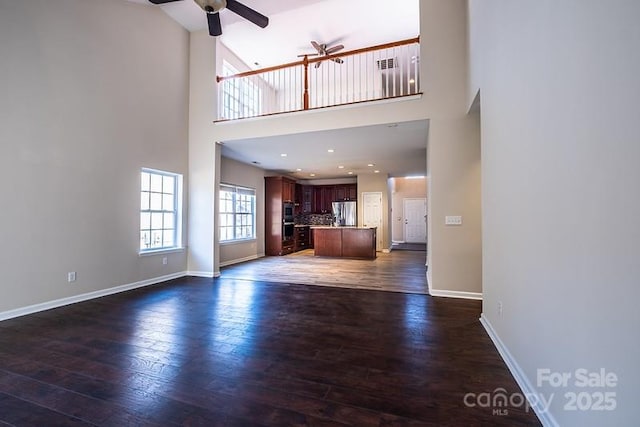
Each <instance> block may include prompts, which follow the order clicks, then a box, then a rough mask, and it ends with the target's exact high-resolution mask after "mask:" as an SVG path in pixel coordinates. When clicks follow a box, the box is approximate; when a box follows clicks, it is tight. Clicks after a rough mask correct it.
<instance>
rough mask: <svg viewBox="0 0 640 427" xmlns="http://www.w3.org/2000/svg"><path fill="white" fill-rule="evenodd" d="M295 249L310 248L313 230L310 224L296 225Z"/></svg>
mask: <svg viewBox="0 0 640 427" xmlns="http://www.w3.org/2000/svg"><path fill="white" fill-rule="evenodd" d="M294 237H295V238H294V250H295V251H302V250H304V249H309V247H310V244H309V242H310V238H311V232H310V229H309V226H308V225H305V226H296V227H295V232H294Z"/></svg>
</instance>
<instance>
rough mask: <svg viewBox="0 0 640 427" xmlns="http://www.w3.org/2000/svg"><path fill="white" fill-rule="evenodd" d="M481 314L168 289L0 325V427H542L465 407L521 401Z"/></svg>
mask: <svg viewBox="0 0 640 427" xmlns="http://www.w3.org/2000/svg"><path fill="white" fill-rule="evenodd" d="M479 315H480V303H479V302H478V301H467V300H455V299H442V298H433V297H430V296H427V295H417V294H413V295H411V294H402V293H390V292H381V291H369V290H358V289H341V288H332V287H321V286H306V285H290V284H284V283H269V282H260V281H246V280H236V279H224V278H220V279H215V280H211V279H200V278H185V279H180V280H174V281H171V282H167V283H165V284H162V285H157V286H153V287H148V288H143V289H138V290H135V291H131V292H126V293H121V294H117V295H113V296H109V297H104V298H100V299H96V300H92V301H88V302H84V303H79V304H75V305H71V306H67V307H62V308H59V309H55V310H50V311H47V312H42V313H37V314H33V315H29V316H24V317H21V318H16V319H11V320H7V321H4V322H0V425H5V424H7V425H15V426H53V425H104V426H128V425H203V426H215V425H224V426H234V425H237V426H250V425H278V426H280V425H299V426H303V425H309V426H331V425H356V426H443V425H446V426H474V425H487V426H488V425H509V426H514V425H539V423H538V421H537V419H536V417H535V415H534V414H533V413H532V412H526V411H525V410H524V408H512V407H509V408H506V409H507V412H508V414H507V415H494V414H493V412H492V409H493V408H483V407H479V406H475V407H468V406H466V405H465V403H464V397H465V395H466V394H467V393H483V392H485V393H486V392H489V393H491V392H493V391H494V390H495V389H496V388H500V387H501V388H504V389H505V390H506V392H507V393H517V392H519V389H518V387H517V386H516V384H515V382H514V380H513V379H512V377H511V375H510V374H509V372H508V370H507V368H506V367H505V365H504V363H503V362H502V360H501V359H500V357H499V355H498V353H497V352H496V350H495V349H494V347H493V345H492V344H491V342H490V339H489V338H488V336H487V335H486V333H485V332H484V331H483V329H482V327H481V325H480V323H479V321H478V317H479ZM468 402H475V401H474V400H473V399H468ZM503 410H504V408H503ZM503 413H504V412H503Z"/></svg>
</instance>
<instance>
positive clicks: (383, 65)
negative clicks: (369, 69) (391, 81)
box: [376, 58, 398, 70]
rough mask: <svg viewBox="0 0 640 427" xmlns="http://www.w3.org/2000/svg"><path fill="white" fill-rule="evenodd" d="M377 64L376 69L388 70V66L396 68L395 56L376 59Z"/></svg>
mask: <svg viewBox="0 0 640 427" xmlns="http://www.w3.org/2000/svg"><path fill="white" fill-rule="evenodd" d="M376 63H377V64H378V70H388V69H390V68H398V59H397V58H386V59H380V60H378V61H376Z"/></svg>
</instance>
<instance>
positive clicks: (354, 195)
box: [333, 184, 358, 202]
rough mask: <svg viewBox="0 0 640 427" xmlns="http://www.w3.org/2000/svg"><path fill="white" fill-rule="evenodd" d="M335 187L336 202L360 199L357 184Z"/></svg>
mask: <svg viewBox="0 0 640 427" xmlns="http://www.w3.org/2000/svg"><path fill="white" fill-rule="evenodd" d="M334 188H335V189H334V193H335V194H334V199H333V201H334V202H343V201H348V200H357V199H358V190H357V185H356V184H342V185H336V186H335V187H334Z"/></svg>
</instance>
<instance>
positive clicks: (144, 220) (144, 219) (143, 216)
mask: <svg viewBox="0 0 640 427" xmlns="http://www.w3.org/2000/svg"><path fill="white" fill-rule="evenodd" d="M150 228H151V214H150V213H146V212H142V213H140V229H141V230H148V229H150Z"/></svg>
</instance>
